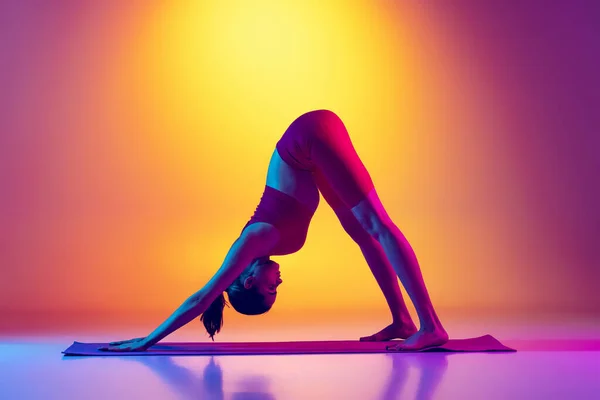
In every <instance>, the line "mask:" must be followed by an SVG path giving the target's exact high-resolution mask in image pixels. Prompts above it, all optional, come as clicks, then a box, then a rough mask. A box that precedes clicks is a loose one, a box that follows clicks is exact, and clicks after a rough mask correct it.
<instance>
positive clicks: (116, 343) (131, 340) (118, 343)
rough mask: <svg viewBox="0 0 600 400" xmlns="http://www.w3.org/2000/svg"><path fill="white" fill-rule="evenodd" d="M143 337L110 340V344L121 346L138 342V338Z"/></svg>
mask: <svg viewBox="0 0 600 400" xmlns="http://www.w3.org/2000/svg"><path fill="white" fill-rule="evenodd" d="M142 339H143V338H135V339H127V340H119V341H118V342H110V343H109V345H110V346H119V345H121V344H125V343H131V342H137V341H138V340H142Z"/></svg>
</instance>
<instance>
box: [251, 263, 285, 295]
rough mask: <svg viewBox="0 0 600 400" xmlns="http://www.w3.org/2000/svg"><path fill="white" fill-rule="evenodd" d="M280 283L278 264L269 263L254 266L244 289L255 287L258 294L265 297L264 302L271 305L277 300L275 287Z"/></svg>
mask: <svg viewBox="0 0 600 400" xmlns="http://www.w3.org/2000/svg"><path fill="white" fill-rule="evenodd" d="M282 282H283V281H282V280H281V272H279V264H277V263H276V262H270V263H267V264H262V265H256V266H255V267H254V268H253V269H252V272H251V273H250V276H248V278H246V281H245V282H244V286H245V287H246V289H249V288H250V287H256V289H257V290H258V292H259V293H260V294H262V295H263V296H264V297H265V302H266V303H267V304H269V305H272V304H273V303H275V299H276V298H277V287H278V286H279V285H281V283H282Z"/></svg>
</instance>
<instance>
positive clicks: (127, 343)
mask: <svg viewBox="0 0 600 400" xmlns="http://www.w3.org/2000/svg"><path fill="white" fill-rule="evenodd" d="M146 339H147V338H145V337H141V338H135V339H129V340H121V341H119V342H110V343H109V344H108V346H105V347H100V348H99V349H98V350H100V351H115V352H124V351H146V350H147V349H148V348H149V347H150V346H152V344H150V343H148V340H146Z"/></svg>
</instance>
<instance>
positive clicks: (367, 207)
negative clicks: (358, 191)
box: [352, 190, 395, 241]
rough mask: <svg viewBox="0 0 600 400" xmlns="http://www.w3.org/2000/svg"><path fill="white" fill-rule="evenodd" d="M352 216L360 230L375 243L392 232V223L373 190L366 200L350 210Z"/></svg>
mask: <svg viewBox="0 0 600 400" xmlns="http://www.w3.org/2000/svg"><path fill="white" fill-rule="evenodd" d="M352 214H354V216H355V217H356V219H357V221H358V222H359V223H360V225H361V226H362V228H363V229H364V230H365V231H366V232H368V234H369V235H370V236H371V237H373V238H375V239H376V240H377V241H381V240H382V239H383V238H384V237H385V236H387V235H390V234H392V232H393V230H394V227H395V225H394V222H393V221H392V220H391V218H390V217H389V215H388V213H387V211H386V210H385V208H384V207H383V204H381V201H380V200H379V197H378V196H377V193H376V192H375V190H372V191H371V192H370V193H369V195H368V196H367V198H365V199H364V200H362V201H361V202H360V203H358V204H357V205H356V206H355V207H353V208H352Z"/></svg>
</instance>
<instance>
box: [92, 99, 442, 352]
mask: <svg viewBox="0 0 600 400" xmlns="http://www.w3.org/2000/svg"><path fill="white" fill-rule="evenodd" d="M319 192H321V194H322V195H323V198H324V199H325V201H326V202H327V203H328V204H329V206H331V208H332V209H333V210H334V212H335V214H336V215H337V216H338V218H339V220H340V222H341V224H342V226H343V228H344V230H345V231H346V232H347V233H348V234H349V235H350V237H352V239H353V240H354V241H355V242H356V244H357V245H358V246H359V247H360V249H361V251H362V253H363V255H364V257H365V260H366V261H367V264H368V265H369V268H370V269H371V271H372V273H373V275H374V277H375V279H376V280H377V283H378V284H379V287H380V288H381V291H382V292H383V294H384V296H385V299H386V301H387V304H388V306H389V308H390V311H391V313H392V317H393V322H392V324H390V325H389V326H387V327H385V328H384V329H382V330H381V331H379V332H378V333H376V334H374V335H372V336H368V337H363V338H361V340H365V341H386V340H391V339H396V338H399V339H405V340H404V341H403V342H400V343H399V344H398V345H396V346H394V347H393V348H392V349H396V350H419V349H424V348H427V347H433V346H440V345H442V344H444V343H445V342H447V341H448V334H447V333H446V331H445V330H444V328H443V326H442V323H441V322H440V320H439V318H438V316H437V314H436V312H435V310H434V308H433V305H432V303H431V300H430V298H429V294H428V292H427V288H426V287H425V283H424V281H423V276H422V274H421V269H420V267H419V263H418V261H417V258H416V256H415V254H414V252H413V250H412V248H411V246H410V244H409V243H408V241H407V240H406V238H405V237H404V235H403V234H402V232H400V229H398V227H397V226H396V225H395V224H394V222H393V221H392V220H391V219H390V217H389V216H388V214H387V212H386V210H385V209H384V207H383V205H382V204H381V201H380V200H379V197H378V196H377V192H376V191H375V188H374V185H373V181H372V180H371V177H370V175H369V173H368V171H367V169H366V168H365V166H364V165H363V163H362V161H361V160H360V158H359V156H358V154H357V153H356V150H355V149H354V146H353V144H352V141H351V140H350V136H349V135H348V132H347V130H346V127H345V126H344V123H343V122H342V120H341V119H340V118H339V117H338V116H337V115H336V114H334V113H333V112H331V111H327V110H318V111H311V112H308V113H306V114H303V115H302V116H300V117H299V118H297V119H296V120H295V121H294V122H293V123H292V124H291V125H290V126H289V127H288V129H287V130H286V131H285V133H284V134H283V136H282V137H281V139H280V140H279V141H278V142H277V145H276V149H275V151H274V152H273V155H272V157H271V161H270V163H269V168H268V172H267V181H266V185H265V190H264V193H263V195H262V198H261V200H260V203H259V205H258V207H257V208H256V211H255V213H254V215H253V216H252V218H251V219H250V221H248V223H247V224H246V226H245V227H244V229H243V230H242V232H241V234H240V235H239V237H238V238H237V240H235V242H234V243H233V245H232V246H231V248H230V250H229V252H228V253H227V256H226V257H225V260H224V261H223V264H222V265H221V267H220V268H219V270H218V271H217V272H216V274H215V275H214V276H213V277H212V278H211V279H210V280H209V282H208V283H207V284H206V285H205V286H204V287H203V288H202V289H200V290H199V291H198V292H196V293H194V294H193V295H192V296H190V297H189V298H188V299H187V300H186V301H184V302H183V304H182V305H181V306H180V307H179V308H178V309H177V310H175V311H174V312H173V314H172V315H171V316H170V317H169V318H168V319H167V320H165V321H164V322H163V323H162V324H161V325H160V326H159V327H158V328H156V329H155V330H154V331H153V332H152V333H150V335H148V336H146V337H143V338H136V339H131V340H126V341H120V342H113V343H110V345H109V346H108V347H104V348H102V349H101V350H105V351H143V350H146V349H148V348H149V347H150V346H152V345H154V344H155V343H157V342H159V341H160V340H162V339H163V338H164V337H166V336H167V335H169V334H171V333H172V332H174V331H175V330H177V329H179V328H180V327H182V326H184V325H185V324H187V323H188V322H190V321H191V320H193V319H195V318H197V317H198V316H200V315H201V318H200V319H201V320H202V322H203V324H204V326H205V327H206V330H207V332H208V334H209V336H210V337H211V338H214V335H215V334H216V333H217V332H219V331H220V329H221V327H222V325H223V308H224V306H225V304H226V302H225V297H224V295H223V293H224V292H227V295H228V298H229V303H231V305H232V307H233V308H234V309H235V310H236V311H238V312H240V313H242V314H246V315H257V314H262V313H265V312H267V311H268V310H269V309H271V307H272V306H273V303H274V302H275V299H276V298H277V287H278V286H279V285H280V284H281V283H282V280H281V274H280V272H279V264H277V263H276V262H274V261H272V260H270V258H269V257H270V256H281V255H286V254H291V253H294V252H296V251H298V250H300V248H302V246H303V245H304V242H305V240H306V235H307V232H308V227H309V224H310V221H311V219H312V216H313V214H314V213H315V211H316V209H317V206H318V204H319ZM397 277H399V278H400V281H401V282H402V284H403V285H404V287H405V289H406V291H407V293H408V295H409V296H410V299H411V300H412V302H413V304H414V305H415V309H416V311H417V314H418V317H419V322H420V329H419V330H417V328H416V326H415V325H414V323H413V322H412V320H411V317H410V315H409V312H408V309H407V308H406V304H405V303H404V301H403V298H402V295H401V292H400V287H399V285H398V279H397ZM213 340H214V339H213Z"/></svg>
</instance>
